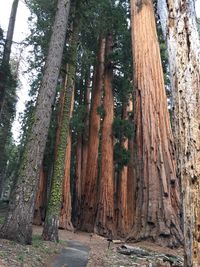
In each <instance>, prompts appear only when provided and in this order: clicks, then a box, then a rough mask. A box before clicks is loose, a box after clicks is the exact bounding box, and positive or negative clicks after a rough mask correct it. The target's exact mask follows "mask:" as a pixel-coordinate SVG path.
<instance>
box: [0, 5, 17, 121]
mask: <svg viewBox="0 0 200 267" xmlns="http://www.w3.org/2000/svg"><path fill="white" fill-rule="evenodd" d="M18 4H19V0H14V1H13V4H12V9H11V13H10V19H9V24H8V31H7V36H6V42H5V46H4V52H3V60H2V66H1V70H0V72H1V74H0V120H1V113H2V108H3V103H4V98H5V91H6V84H7V80H8V79H7V76H9V75H8V74H7V72H9V62H10V54H11V46H12V40H13V33H14V28H15V19H16V15H17V8H18Z"/></svg>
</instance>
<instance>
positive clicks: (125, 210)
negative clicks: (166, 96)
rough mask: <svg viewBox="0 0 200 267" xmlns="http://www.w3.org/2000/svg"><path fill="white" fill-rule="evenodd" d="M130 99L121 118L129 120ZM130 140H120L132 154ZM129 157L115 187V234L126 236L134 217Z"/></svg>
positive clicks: (132, 183) (132, 179)
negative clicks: (116, 211) (116, 212)
mask: <svg viewBox="0 0 200 267" xmlns="http://www.w3.org/2000/svg"><path fill="white" fill-rule="evenodd" d="M132 106H133V105H132V100H129V103H128V105H127V103H126V104H123V110H122V113H123V114H122V119H123V120H129V112H132ZM130 142H131V140H129V139H128V138H124V139H123V140H122V143H121V145H122V147H123V148H125V149H126V150H129V151H131V152H132V153H131V155H133V149H132V147H131V146H130ZM132 160H133V158H131V160H130V162H129V164H128V165H127V166H124V167H123V169H122V171H121V173H120V177H119V184H118V189H117V195H118V197H117V202H118V203H117V204H118V205H117V210H118V214H117V217H118V218H117V234H118V235H119V236H122V237H126V236H127V234H128V233H130V231H131V229H132V226H133V218H134V200H135V187H134V180H135V179H134V178H135V175H134V172H133V171H131V170H132Z"/></svg>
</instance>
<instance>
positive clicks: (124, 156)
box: [114, 143, 131, 172]
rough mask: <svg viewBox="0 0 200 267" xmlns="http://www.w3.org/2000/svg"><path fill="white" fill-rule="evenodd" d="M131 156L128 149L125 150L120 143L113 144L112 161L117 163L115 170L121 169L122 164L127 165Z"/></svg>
mask: <svg viewBox="0 0 200 267" xmlns="http://www.w3.org/2000/svg"><path fill="white" fill-rule="evenodd" d="M130 158H131V154H130V151H129V150H126V149H125V148H124V147H122V146H121V144H120V143H116V144H115V146H114V161H115V163H116V165H117V167H116V170H117V171H119V172H120V171H121V170H122V169H123V167H124V166H127V165H128V163H129V161H130Z"/></svg>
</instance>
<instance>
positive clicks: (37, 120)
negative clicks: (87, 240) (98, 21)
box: [1, 0, 70, 244]
mask: <svg viewBox="0 0 200 267" xmlns="http://www.w3.org/2000/svg"><path fill="white" fill-rule="evenodd" d="M69 8H70V0H59V1H58V4H57V12H56V17H55V22H54V26H53V33H52V36H51V40H50V44H49V52H48V56H47V60H46V66H45V71H44V76H43V79H42V85H41V88H40V91H39V94H38V98H37V104H36V107H35V112H34V114H33V118H32V122H33V124H32V127H31V130H30V132H29V135H28V140H27V143H26V146H25V148H24V152H23V155H22V158H21V162H20V167H19V171H18V179H17V181H16V185H15V189H14V191H13V193H12V197H11V201H10V205H9V211H8V214H7V217H6V220H5V222H4V224H3V226H2V228H1V237H3V238H7V239H11V240H16V241H18V242H20V243H23V244H29V243H31V240H32V219H33V212H34V203H35V198H36V189H37V185H38V177H39V171H40V166H41V164H42V158H43V153H44V149H45V144H46V138H47V133H48V128H49V124H50V118H51V111H52V104H53V101H54V97H55V93H56V85H57V79H58V75H59V69H60V65H61V60H62V54H63V47H64V43H65V36H66V29H67V22H68V14H69Z"/></svg>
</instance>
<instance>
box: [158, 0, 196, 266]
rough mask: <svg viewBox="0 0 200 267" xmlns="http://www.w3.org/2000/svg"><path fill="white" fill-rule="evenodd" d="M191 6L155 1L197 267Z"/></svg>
mask: <svg viewBox="0 0 200 267" xmlns="http://www.w3.org/2000/svg"><path fill="white" fill-rule="evenodd" d="M194 5H195V3H194V1H193V0H189V1H182V2H181V1H178V0H175V1H166V0H159V1H158V10H159V15H160V19H161V24H162V27H163V32H164V36H165V37H166V40H167V45H168V54H169V63H170V72H171V81H172V92H173V94H172V95H173V105H174V127H175V142H176V152H177V153H176V155H177V159H178V161H177V162H178V177H179V178H180V179H181V185H182V195H183V213H184V216H183V222H184V242H185V266H187V267H191V266H193V267H197V266H200V198H199V195H200V93H199V88H200V41H199V33H198V29H197V24H196V14H195V9H194Z"/></svg>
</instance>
